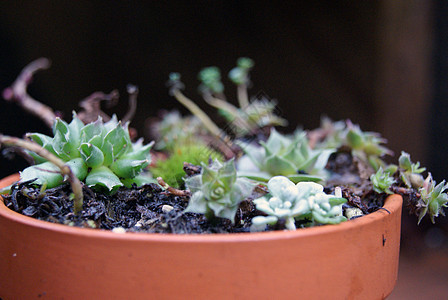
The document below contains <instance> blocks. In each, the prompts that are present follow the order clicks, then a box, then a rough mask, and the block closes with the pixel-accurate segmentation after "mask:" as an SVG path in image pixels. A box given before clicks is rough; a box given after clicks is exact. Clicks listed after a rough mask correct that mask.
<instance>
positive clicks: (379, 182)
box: [370, 167, 395, 195]
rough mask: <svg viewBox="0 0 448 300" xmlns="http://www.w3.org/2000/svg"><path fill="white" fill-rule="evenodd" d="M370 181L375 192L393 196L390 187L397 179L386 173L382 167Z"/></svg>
mask: <svg viewBox="0 0 448 300" xmlns="http://www.w3.org/2000/svg"><path fill="white" fill-rule="evenodd" d="M370 181H372V184H373V190H374V191H375V192H377V193H379V194H381V193H386V194H389V195H391V194H393V192H392V191H391V190H390V187H391V186H392V184H394V183H395V179H394V178H393V177H392V176H391V175H390V173H389V172H387V171H384V170H383V168H382V167H380V168H379V169H378V171H376V173H375V174H372V176H370Z"/></svg>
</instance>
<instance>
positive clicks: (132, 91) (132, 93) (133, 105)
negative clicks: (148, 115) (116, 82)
mask: <svg viewBox="0 0 448 300" xmlns="http://www.w3.org/2000/svg"><path fill="white" fill-rule="evenodd" d="M127 90H128V94H129V110H128V112H127V113H126V115H125V116H124V117H123V118H122V119H121V120H122V122H123V123H126V122H128V121H129V122H130V121H131V120H132V119H133V118H134V116H135V112H136V111H137V96H138V87H137V86H135V85H132V84H128V86H127Z"/></svg>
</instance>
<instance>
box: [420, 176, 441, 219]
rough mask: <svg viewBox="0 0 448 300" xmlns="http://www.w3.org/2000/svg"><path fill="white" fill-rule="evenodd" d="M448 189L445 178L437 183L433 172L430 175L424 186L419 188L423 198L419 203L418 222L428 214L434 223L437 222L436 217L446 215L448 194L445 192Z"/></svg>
mask: <svg viewBox="0 0 448 300" xmlns="http://www.w3.org/2000/svg"><path fill="white" fill-rule="evenodd" d="M447 189H448V184H447V183H445V180H444V181H442V182H441V183H439V184H438V185H436V183H435V181H434V180H433V179H432V176H431V174H429V175H428V177H427V178H426V180H425V182H424V184H423V187H422V188H420V190H419V191H420V195H421V198H420V200H419V203H418V204H417V208H418V210H419V211H420V212H419V216H418V223H420V221H421V220H422V219H423V217H424V216H425V215H426V214H428V215H429V217H430V218H431V221H432V222H433V223H435V220H434V218H435V217H438V216H439V214H441V215H443V216H444V215H445V213H444V211H443V208H444V207H448V204H447V203H448V195H447V193H446V192H445V191H446V190H447Z"/></svg>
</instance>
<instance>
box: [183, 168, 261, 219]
mask: <svg viewBox="0 0 448 300" xmlns="http://www.w3.org/2000/svg"><path fill="white" fill-rule="evenodd" d="M185 185H186V186H187V188H188V189H189V190H190V191H191V193H192V196H191V199H190V202H189V203H188V206H187V208H186V209H185V212H192V213H200V214H205V216H206V217H207V218H208V219H211V218H214V217H220V218H226V219H229V220H231V221H232V223H233V222H234V219H235V214H236V211H237V209H238V206H239V204H240V203H241V202H242V201H243V200H244V199H245V198H247V197H248V196H249V195H250V194H251V193H252V189H253V188H254V187H255V184H254V183H253V182H251V181H249V180H248V179H246V178H238V177H237V174H236V169H235V164H234V161H233V159H231V160H229V161H227V162H224V163H221V162H219V161H218V160H215V161H214V162H213V163H212V164H211V165H210V166H207V165H206V164H202V171H201V174H198V175H196V176H193V177H189V178H187V179H186V180H185Z"/></svg>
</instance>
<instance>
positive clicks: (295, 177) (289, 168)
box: [238, 129, 335, 182]
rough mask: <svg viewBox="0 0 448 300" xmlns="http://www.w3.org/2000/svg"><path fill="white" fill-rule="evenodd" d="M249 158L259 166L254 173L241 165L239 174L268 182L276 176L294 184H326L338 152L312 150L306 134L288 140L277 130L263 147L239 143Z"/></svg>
mask: <svg viewBox="0 0 448 300" xmlns="http://www.w3.org/2000/svg"><path fill="white" fill-rule="evenodd" d="M239 144H240V146H241V147H242V149H243V151H244V153H245V154H246V156H247V158H249V159H250V161H252V163H253V165H255V167H256V169H255V170H250V169H249V168H246V166H244V165H242V164H240V165H239V169H238V174H239V175H240V176H246V177H248V178H251V179H254V180H258V181H264V182H267V181H268V180H269V179H270V178H271V177H272V176H279V175H281V176H286V177H288V178H289V179H290V180H292V181H293V182H299V181H315V182H318V181H322V180H324V179H325V177H326V172H325V170H324V169H325V166H326V164H327V162H328V158H329V157H330V155H331V154H332V153H334V152H335V149H316V150H315V149H311V148H310V147H309V144H308V140H307V138H306V135H305V133H304V132H302V133H299V134H296V135H294V136H293V137H289V136H284V135H282V134H280V133H278V132H277V131H276V130H275V129H272V130H271V134H270V136H269V138H268V140H267V141H266V142H263V141H261V142H260V144H261V147H260V146H254V145H252V144H248V143H239Z"/></svg>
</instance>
